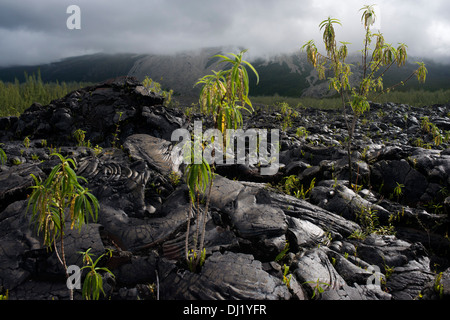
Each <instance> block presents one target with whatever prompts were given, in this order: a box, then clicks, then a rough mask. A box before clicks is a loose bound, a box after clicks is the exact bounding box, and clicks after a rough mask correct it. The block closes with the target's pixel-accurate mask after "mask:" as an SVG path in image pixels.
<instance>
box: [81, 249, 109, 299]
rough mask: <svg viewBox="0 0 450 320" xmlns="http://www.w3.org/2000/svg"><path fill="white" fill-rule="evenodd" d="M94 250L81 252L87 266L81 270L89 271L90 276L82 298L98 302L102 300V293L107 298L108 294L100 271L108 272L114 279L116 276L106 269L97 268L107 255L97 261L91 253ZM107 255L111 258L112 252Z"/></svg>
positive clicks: (88, 275) (84, 284) (86, 281)
mask: <svg viewBox="0 0 450 320" xmlns="http://www.w3.org/2000/svg"><path fill="white" fill-rule="evenodd" d="M91 249H92V248H89V249H88V250H86V251H84V252H79V253H80V254H82V255H83V261H84V264H85V266H84V267H82V268H81V270H83V269H87V270H89V272H88V274H87V275H86V277H85V278H84V282H83V288H82V296H83V298H84V299H86V300H98V299H99V298H100V292H101V293H103V296H105V297H106V293H105V291H104V289H103V278H102V275H101V273H99V272H100V271H104V272H107V273H109V274H111V275H112V276H113V277H114V274H113V273H112V272H111V271H110V270H109V269H108V268H106V267H97V264H98V263H99V261H100V260H101V259H102V258H103V257H104V256H105V255H106V254H102V255H101V256H100V257H98V258H97V259H96V260H95V261H93V259H92V253H90V251H91ZM107 254H109V256H111V254H112V252H111V251H108V252H107Z"/></svg>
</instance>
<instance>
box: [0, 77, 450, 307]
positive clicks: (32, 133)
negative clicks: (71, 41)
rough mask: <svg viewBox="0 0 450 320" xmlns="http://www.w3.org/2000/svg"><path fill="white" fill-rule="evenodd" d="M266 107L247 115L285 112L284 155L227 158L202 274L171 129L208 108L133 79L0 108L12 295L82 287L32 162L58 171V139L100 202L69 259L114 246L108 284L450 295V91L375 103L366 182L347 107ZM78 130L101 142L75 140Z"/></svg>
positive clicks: (114, 294)
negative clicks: (250, 160)
mask: <svg viewBox="0 0 450 320" xmlns="http://www.w3.org/2000/svg"><path fill="white" fill-rule="evenodd" d="M259 109H260V110H259V111H258V112H257V113H255V114H254V115H252V116H249V117H247V118H246V119H245V126H246V128H265V129H272V128H280V127H282V126H283V125H284V124H286V125H287V130H286V131H283V132H282V134H281V149H280V165H281V168H280V170H279V172H278V173H277V174H276V175H275V176H261V175H259V170H258V168H255V167H251V166H246V165H232V166H218V168H217V174H218V175H217V176H216V178H215V180H214V187H213V189H212V193H211V210H210V212H209V215H208V221H207V225H206V230H207V232H206V239H205V243H206V261H205V264H204V266H203V267H202V269H201V270H200V271H199V272H197V273H193V272H190V271H189V270H187V268H186V264H185V263H184V261H183V260H184V239H185V232H186V225H187V219H186V217H187V214H188V209H189V198H188V189H187V186H186V185H185V184H184V182H183V181H182V179H181V180H180V181H177V180H176V179H174V178H173V177H174V175H173V172H174V171H177V170H179V168H178V167H177V165H175V163H174V161H173V159H172V158H171V157H170V154H171V150H172V147H173V143H172V142H171V141H170V137H171V134H172V132H173V131H174V130H175V129H178V128H188V129H189V128H192V121H193V120H194V119H202V117H201V116H199V115H194V116H193V117H192V118H187V117H186V116H185V115H184V113H183V112H181V111H178V110H175V109H170V108H166V107H164V106H163V99H162V98H161V97H159V96H155V95H152V94H148V93H147V92H146V91H145V90H144V88H143V87H141V86H140V84H139V83H138V82H136V81H134V80H133V79H130V78H120V79H115V80H112V81H109V82H105V83H102V84H99V85H96V86H92V87H87V88H84V89H82V90H78V91H75V92H72V93H70V94H69V95H67V96H66V97H64V98H62V99H59V100H56V101H53V102H52V103H51V104H50V105H48V106H41V105H39V104H33V105H32V106H31V107H30V108H29V109H28V110H27V111H26V112H25V113H24V114H22V115H21V116H20V117H8V118H0V142H1V143H2V144H3V145H2V146H1V147H2V149H3V150H4V151H5V153H6V155H7V163H5V164H4V165H2V166H1V169H0V294H2V293H5V291H6V290H8V292H9V299H20V300H28V299H68V297H69V291H68V290H67V287H66V283H65V278H64V272H63V270H62V268H61V266H60V264H59V262H58V260H57V258H56V257H55V254H54V252H53V251H49V250H47V249H46V248H45V247H44V246H43V245H42V240H43V239H42V236H41V235H39V236H38V235H37V234H36V230H35V228H34V226H33V225H31V224H30V214H26V207H27V195H28V194H29V193H30V191H31V190H30V188H29V187H30V186H32V185H33V179H32V177H31V176H30V174H31V173H32V174H34V175H35V176H38V177H41V178H42V179H44V178H45V177H46V176H47V175H48V174H49V172H50V171H51V169H52V168H53V166H54V165H55V164H57V163H58V161H59V160H58V161H57V160H56V159H55V158H52V157H50V156H49V155H50V154H51V153H52V152H54V151H57V152H60V153H61V154H63V155H65V156H69V157H70V158H73V159H74V160H75V161H76V163H77V174H78V175H81V176H83V177H85V178H86V179H87V181H88V187H89V189H90V190H92V193H93V194H95V196H96V197H97V198H98V200H99V202H100V212H99V219H98V221H97V222H96V223H89V224H88V225H87V226H85V227H83V229H82V230H81V232H78V231H74V230H67V234H66V240H65V244H66V256H67V260H68V264H69V265H70V264H77V265H79V266H82V261H81V255H80V254H78V253H77V252H79V251H85V250H87V249H88V248H92V249H91V252H92V253H94V255H96V256H99V255H101V254H102V253H104V252H105V250H106V249H107V248H110V249H112V250H113V255H112V257H111V258H108V259H104V260H102V261H101V263H102V265H103V266H106V267H108V268H109V269H110V270H111V271H112V272H113V273H114V276H115V277H114V278H113V277H111V276H109V275H108V274H106V273H105V274H104V275H103V277H104V284H105V286H104V287H105V292H106V293H107V295H108V298H111V299H138V298H139V299H156V298H157V297H159V298H160V299H268V300H275V299H299V300H305V299H312V298H313V299H324V300H345V299H351V300H362V299H375V300H390V299H394V300H410V299H440V298H448V297H449V296H450V283H449V282H450V269H449V267H450V261H449V249H450V246H449V245H450V241H449V238H448V226H449V212H450V197H449V196H450V191H449V190H450V149H447V147H449V146H450V145H449V144H448V139H449V138H450V135H446V131H447V130H450V105H439V106H429V107H424V108H412V107H410V106H406V105H397V104H386V105H376V104H372V106H371V111H370V112H369V113H368V114H367V116H366V117H365V118H362V119H360V121H359V123H358V126H357V130H356V134H355V141H354V152H353V158H354V159H353V164H354V172H355V181H353V182H354V185H355V186H353V187H351V186H350V185H349V183H348V162H347V153H346V149H345V147H344V146H343V145H344V144H345V137H346V126H345V121H344V118H343V116H342V114H341V112H338V111H319V110H310V109H301V110H297V111H298V116H297V117H291V118H290V119H289V117H288V115H287V114H286V113H282V112H281V111H280V110H270V109H267V108H265V107H261V108H259ZM424 117H428V118H424ZM424 119H428V121H426V120H424ZM205 125H206V121H205ZM301 127H303V128H304V129H305V130H304V131H302V130H300V131H298V130H297V129H298V128H301ZM77 129H82V130H84V131H85V132H86V133H85V140H84V142H85V143H87V141H89V142H90V146H77V141H76V140H75V138H74V137H73V132H74V131H75V130H77ZM26 137H29V139H30V142H29V144H28V143H27V141H26V140H25V138H26ZM96 146H98V147H97V148H95V147H96ZM113 146H115V147H113ZM301 191H302V192H301ZM193 229H195V227H192V226H191V230H193ZM285 266H288V267H289V271H288V272H287V274H285V275H283V272H284V270H285V269H284V267H285ZM284 276H285V277H286V278H287V279H290V280H289V282H287V281H286V279H285V278H284ZM283 280H285V281H283ZM75 299H81V290H76V291H75Z"/></svg>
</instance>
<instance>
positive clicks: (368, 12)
mask: <svg viewBox="0 0 450 320" xmlns="http://www.w3.org/2000/svg"><path fill="white" fill-rule="evenodd" d="M360 11H363V13H362V16H361V22H362V24H363V26H364V30H365V37H364V48H363V49H362V50H361V52H362V59H361V66H360V67H361V68H362V71H363V76H362V79H361V81H360V82H359V84H357V85H355V86H352V84H350V82H349V77H350V75H351V74H352V71H351V68H352V66H353V65H351V64H348V63H346V58H347V54H348V48H347V44H348V43H347V42H340V45H339V46H338V44H337V41H336V33H335V25H341V23H340V21H339V20H338V19H333V18H331V17H329V18H328V19H326V20H324V21H322V22H321V23H320V24H319V28H320V30H321V31H322V32H323V42H324V44H325V49H326V52H327V54H326V55H322V54H320V53H319V52H318V50H317V47H316V45H315V43H314V41H313V40H310V41H308V42H306V43H305V44H304V45H303V46H302V50H306V53H307V59H308V61H309V62H310V63H311V64H312V65H313V67H314V68H315V69H316V70H317V73H318V75H319V79H321V80H324V79H326V74H327V70H328V72H329V73H331V76H329V77H328V80H329V88H330V90H332V89H334V90H336V92H337V93H338V94H339V96H340V97H341V103H342V108H343V113H344V116H345V121H346V125H347V131H348V137H349V139H348V145H347V149H348V150H347V151H348V162H349V180H350V183H352V182H351V181H352V164H351V162H352V160H351V144H352V138H353V134H354V132H355V127H356V123H357V120H358V118H359V117H360V116H361V115H362V114H364V112H366V111H368V110H369V107H370V104H369V97H373V96H375V97H374V98H373V100H376V99H377V98H378V97H379V96H380V95H381V94H383V93H386V92H390V91H391V90H394V89H395V88H396V87H398V86H400V85H402V86H403V85H405V83H406V82H408V81H409V80H410V79H411V78H413V77H414V76H416V77H417V79H418V80H419V82H421V83H423V82H425V80H426V75H427V72H428V71H427V69H426V67H425V64H424V63H423V62H417V64H418V65H419V67H418V69H417V70H416V71H414V72H413V73H412V74H411V75H410V76H409V77H408V78H406V79H405V80H404V81H400V82H399V83H397V84H395V85H393V86H391V87H390V88H387V89H384V87H383V76H384V74H385V73H386V72H387V71H388V70H389V69H390V68H391V67H392V66H393V65H394V64H396V65H397V67H401V66H404V65H405V63H406V61H407V58H408V54H407V46H406V44H404V43H399V44H398V47H397V48H395V47H394V46H392V45H391V44H388V43H386V42H385V40H384V36H383V34H382V33H373V32H372V31H371V27H372V26H373V24H374V22H375V21H376V19H377V17H376V14H375V10H374V5H366V6H364V7H363V8H361V9H360ZM373 42H374V43H375V45H374V46H372V43H373ZM346 104H349V105H350V106H351V110H352V113H353V118H352V120H351V123H350V122H349V120H348V118H347V114H346Z"/></svg>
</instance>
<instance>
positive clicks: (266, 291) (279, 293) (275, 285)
mask: <svg viewBox="0 0 450 320" xmlns="http://www.w3.org/2000/svg"><path fill="white" fill-rule="evenodd" d="M161 266H162V267H163V268H162V270H161V271H160V278H161V280H160V283H161V295H162V296H161V298H162V299H169V300H172V299H175V300H178V299H181V300H186V299H188V300H189V299H200V300H236V299H239V300H241V299H246V300H280V299H283V300H286V299H289V298H290V297H291V294H290V293H289V290H288V288H287V287H286V285H285V284H284V283H283V282H282V281H281V280H280V279H279V278H275V277H273V276H271V275H270V274H269V273H267V272H266V271H264V270H263V266H262V264H261V262H259V261H258V260H255V259H254V258H253V256H251V255H248V254H242V253H232V252H226V253H224V254H221V253H214V254H213V255H212V256H211V257H209V258H208V259H207V260H206V262H205V265H204V266H203V268H202V270H201V272H200V273H199V274H197V273H191V272H189V271H185V272H184V273H182V274H178V273H176V268H175V266H174V265H173V264H170V263H169V262H166V263H163V264H161Z"/></svg>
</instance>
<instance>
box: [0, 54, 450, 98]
mask: <svg viewBox="0 0 450 320" xmlns="http://www.w3.org/2000/svg"><path fill="white" fill-rule="evenodd" d="M228 52H234V51H231V50H227V49H226V48H220V47H215V48H205V49H201V50H197V51H186V52H182V53H177V54H174V55H154V54H141V55H138V54H132V53H124V54H102V53H98V54H93V55H85V56H78V57H71V58H66V59H63V60H61V61H58V62H54V63H50V64H45V65H40V66H16V67H7V68H0V80H2V81H5V82H7V81H10V82H13V81H14V79H15V78H17V79H18V80H19V81H23V77H24V73H25V72H26V73H27V74H32V73H36V72H37V71H38V70H40V71H41V76H42V79H43V81H45V82H50V81H56V80H58V81H60V82H61V81H66V82H70V81H83V82H100V81H104V80H106V79H109V78H114V77H117V76H126V75H128V76H135V77H136V78H138V79H139V80H143V79H144V78H145V77H146V76H149V77H150V78H152V79H153V80H155V81H158V82H160V83H161V84H162V86H163V88H165V89H173V90H174V92H175V94H177V95H181V96H196V95H197V94H198V91H199V88H198V87H195V88H194V85H195V83H196V82H197V80H198V79H199V78H201V77H202V76H204V75H206V74H210V73H211V71H212V70H219V69H221V68H223V67H224V66H222V65H219V64H218V61H219V60H220V59H219V58H213V56H214V55H216V54H226V53H228ZM349 60H351V61H352V62H353V64H354V66H353V67H352V72H353V75H352V77H351V81H352V82H353V83H356V81H358V80H359V79H360V78H361V76H362V72H361V70H360V69H358V67H357V65H358V63H359V62H360V58H358V56H356V55H352V57H350V58H349ZM250 61H251V62H252V64H253V66H254V67H255V68H256V70H257V71H258V73H259V77H260V81H259V84H258V85H256V78H255V76H254V75H253V73H251V72H249V76H250V86H251V88H250V90H251V91H250V92H251V95H253V96H263V95H268V96H272V95H275V94H278V95H280V96H290V97H299V96H302V95H303V96H313V97H323V96H327V95H329V94H330V92H329V90H328V83H327V82H326V81H319V80H318V77H317V73H316V72H315V71H314V70H313V68H312V66H311V65H310V64H309V63H308V62H307V60H306V54H305V53H301V52H300V51H298V52H294V53H291V54H279V55H276V56H272V57H268V58H255V59H253V60H250ZM413 61H415V59H414V58H410V59H409V62H408V63H407V65H406V66H405V67H403V68H397V67H394V66H393V67H392V68H391V69H390V70H389V72H388V73H386V76H385V88H387V87H388V86H390V85H392V84H394V83H397V82H399V81H401V80H404V79H405V78H406V77H408V76H409V75H410V74H411V72H413V71H414V70H415V68H416V67H417V65H416V64H414V62H413ZM426 65H427V68H428V70H429V74H428V77H427V82H426V83H425V84H424V85H421V86H419V85H418V84H417V81H415V80H411V81H410V82H409V83H408V84H407V86H406V88H407V89H409V88H423V89H426V90H437V89H441V88H442V89H448V88H450V83H449V82H448V79H450V66H448V65H441V64H438V63H435V62H426ZM400 90H401V88H400Z"/></svg>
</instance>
